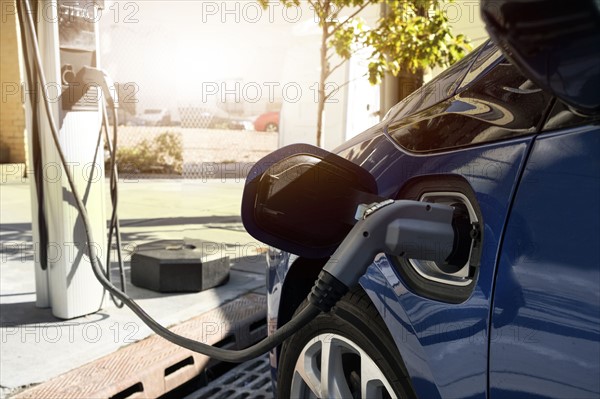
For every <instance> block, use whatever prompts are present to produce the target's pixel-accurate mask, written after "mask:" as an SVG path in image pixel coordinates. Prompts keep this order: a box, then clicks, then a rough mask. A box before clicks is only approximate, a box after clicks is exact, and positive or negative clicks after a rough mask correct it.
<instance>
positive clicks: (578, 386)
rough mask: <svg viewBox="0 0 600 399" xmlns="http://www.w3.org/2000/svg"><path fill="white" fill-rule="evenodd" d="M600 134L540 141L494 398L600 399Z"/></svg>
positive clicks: (511, 276)
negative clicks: (549, 398)
mask: <svg viewBox="0 0 600 399" xmlns="http://www.w3.org/2000/svg"><path fill="white" fill-rule="evenodd" d="M599 187H600V128H599V127H598V126H591V127H589V126H588V127H581V128H573V129H568V130H566V131H563V132H558V133H548V134H542V135H540V136H538V138H537V140H536V142H535V144H534V146H533V149H532V152H531V155H530V157H529V161H528V164H527V167H526V170H525V172H524V174H523V178H522V182H521V184H520V187H519V189H518V192H517V194H516V196H515V202H514V206H513V209H512V211H511V215H510V219H509V223H508V226H507V230H506V235H505V238H504V244H503V248H502V256H501V258H500V262H499V266H498V272H497V273H498V275H497V280H496V289H495V294H494V308H493V309H494V312H493V329H492V332H491V337H492V340H491V344H490V392H491V395H490V396H491V397H492V398H498V397H507V396H518V397H521V398H526V397H555V398H582V397H599V396H600V377H599V376H600V291H599V287H600V267H599V266H600V248H599V243H600V190H599V189H598V188H599Z"/></svg>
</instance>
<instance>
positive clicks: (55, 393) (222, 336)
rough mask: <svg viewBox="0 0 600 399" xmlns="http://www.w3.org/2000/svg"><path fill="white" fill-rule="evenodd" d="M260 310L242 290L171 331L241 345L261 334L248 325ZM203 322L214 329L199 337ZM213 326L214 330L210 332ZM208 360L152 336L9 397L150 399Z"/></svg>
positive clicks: (262, 303) (260, 299)
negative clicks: (235, 297)
mask: <svg viewBox="0 0 600 399" xmlns="http://www.w3.org/2000/svg"><path fill="white" fill-rule="evenodd" d="M265 313H266V298H265V297H264V296H263V295H257V294H247V295H245V296H243V297H241V298H238V299H236V300H234V301H232V302H228V303H226V304H224V305H222V306H221V307H219V308H216V309H214V310H211V311H208V312H206V313H203V314H202V315H200V316H198V317H196V318H193V319H191V320H188V321H186V322H184V323H182V324H179V325H177V326H175V327H173V328H172V330H173V331H174V332H176V333H178V334H181V335H184V336H186V337H189V338H191V339H196V340H200V341H204V342H206V343H208V344H211V345H218V346H221V347H226V348H230V349H241V348H245V347H247V346H250V345H251V344H252V343H254V342H257V341H259V340H260V339H262V338H264V336H265V335H266V325H265V324H264V323H261V327H259V328H253V327H252V326H255V325H257V324H258V323H260V322H261V321H262V320H264V319H265V316H266V314H265ZM206 326H209V327H211V330H210V331H211V332H215V333H214V334H212V333H211V334H210V335H205V334H204V333H205V332H206V331H207V330H206V328H204V327H206ZM215 326H217V327H218V328H219V329H220V331H215V330H214V328H213V327H215ZM203 331H204V332H203ZM217 332H219V334H217ZM203 335H204V336H203ZM208 361H209V359H208V357H206V356H204V355H201V354H198V353H194V352H191V351H188V350H186V349H183V348H180V347H178V346H176V345H173V344H171V343H170V342H168V341H166V340H164V339H162V338H160V337H158V336H156V335H153V336H150V337H148V338H146V339H144V340H142V341H139V342H136V343H134V344H131V345H129V346H127V347H125V348H122V349H120V350H118V351H116V352H114V353H111V354H110V355H107V356H105V357H103V358H101V359H98V360H96V361H93V362H91V363H88V364H87V365H84V366H82V367H79V368H77V369H75V370H73V371H70V372H68V373H66V374H63V375H61V376H59V377H56V378H54V379H52V380H50V381H48V382H45V383H43V384H40V385H38V386H36V387H34V388H31V389H28V390H26V391H24V392H22V393H20V394H18V395H16V396H15V397H14V399H26V398H31V399H33V398H35V399H43V398H45V399H69V398H73V399H80V398H97V399H109V398H110V399H123V398H127V399H133V398H155V397H158V396H160V395H163V394H164V393H166V392H169V391H171V390H173V389H175V388H177V387H178V386H180V385H182V384H184V383H185V382H187V381H189V380H191V379H192V378H195V377H196V376H197V375H198V374H199V373H200V371H201V370H203V369H204V368H205V367H206V365H207V363H208ZM253 386H254V385H253ZM228 399H233V398H228Z"/></svg>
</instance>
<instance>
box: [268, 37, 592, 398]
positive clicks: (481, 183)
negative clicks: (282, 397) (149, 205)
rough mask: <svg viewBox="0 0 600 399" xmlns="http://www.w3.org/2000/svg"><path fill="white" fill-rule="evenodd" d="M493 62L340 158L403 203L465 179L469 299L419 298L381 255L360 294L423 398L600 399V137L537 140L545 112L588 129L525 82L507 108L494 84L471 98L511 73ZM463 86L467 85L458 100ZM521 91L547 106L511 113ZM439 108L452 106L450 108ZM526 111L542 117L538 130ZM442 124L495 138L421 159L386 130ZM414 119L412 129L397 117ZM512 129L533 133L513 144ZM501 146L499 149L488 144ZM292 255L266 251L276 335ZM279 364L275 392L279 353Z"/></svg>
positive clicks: (489, 54)
mask: <svg viewBox="0 0 600 399" xmlns="http://www.w3.org/2000/svg"><path fill="white" fill-rule="evenodd" d="M484 55H485V57H483V56H484ZM497 55H498V54H497V53H496V52H495V49H494V48H493V46H489V45H487V46H486V47H485V48H484V50H482V51H481V53H480V57H483V58H480V59H481V62H478V61H479V60H480V59H478V58H475V59H473V60H471V61H470V62H468V63H465V65H467V66H465V65H463V66H461V68H460V71H456V74H455V75H454V78H455V79H456V85H452V84H449V81H445V82H444V87H445V88H446V89H447V90H446V91H444V93H443V95H442V96H441V97H440V98H439V102H438V103H435V101H433V100H432V98H433V97H431V96H430V95H429V94H427V93H432V91H431V87H429V88H425V89H424V90H423V91H422V92H421V93H422V96H423V98H422V99H419V98H418V96H416V97H412V98H409V99H407V100H406V103H401V104H399V105H398V106H396V107H394V109H393V110H392V111H391V112H390V114H389V115H388V116H387V117H386V119H384V121H382V123H380V124H378V125H376V126H374V127H373V128H371V129H369V130H367V131H366V132H364V133H362V134H361V135H359V136H357V137H355V138H354V139H352V140H351V141H349V142H348V143H346V144H344V145H342V146H341V147H339V148H338V149H337V150H336V151H335V152H336V153H338V154H340V155H341V156H343V157H345V158H347V159H349V160H351V161H352V162H354V163H356V164H358V165H360V166H362V167H363V168H364V169H366V170H367V171H369V172H370V173H371V174H372V175H373V176H374V177H375V179H376V181H377V187H378V193H379V195H380V196H382V197H387V198H397V196H398V193H399V190H400V189H401V187H403V185H405V183H406V182H407V181H408V180H410V179H411V178H414V177H423V176H439V175H458V176H462V177H463V178H465V179H466V180H467V182H468V183H469V185H470V186H471V188H472V189H473V191H474V193H475V198H476V201H477V203H478V205H479V208H480V210H481V214H482V229H483V237H484V238H483V243H482V244H483V247H482V254H481V262H480V270H479V274H478V277H477V280H476V283H475V287H474V290H473V293H472V294H471V296H470V297H469V298H468V299H467V300H466V301H464V302H463V303H459V304H451V303H445V302H440V301H435V300H431V299H427V298H424V297H422V296H419V295H417V294H415V293H414V292H412V291H411V290H410V289H409V287H408V285H406V284H405V283H404V282H403V280H402V278H401V277H400V274H399V273H398V272H397V267H398V266H397V265H396V264H395V263H394V261H393V260H392V259H389V258H388V257H387V256H385V255H380V256H378V257H377V259H376V260H375V262H374V263H373V264H372V265H371V266H370V267H369V268H368V270H367V272H366V274H365V275H364V276H363V277H362V278H361V280H360V284H361V286H362V287H363V288H364V289H365V291H366V292H367V293H368V295H369V297H370V299H371V301H372V302H373V304H374V305H375V307H376V308H377V309H378V311H379V314H380V315H381V317H382V319H383V320H384V322H385V324H386V326H387V328H388V330H389V331H390V333H391V335H392V336H393V339H394V341H395V343H396V345H397V347H398V350H399V352H400V354H401V356H402V358H403V360H404V363H405V365H406V368H407V371H408V374H409V376H410V378H411V381H412V384H413V387H414V390H415V392H416V394H417V395H418V396H419V397H424V398H455V397H456V398H458V397H460V398H487V397H489V396H491V397H505V396H518V397H525V396H529V397H541V396H555V397H589V396H595V397H598V395H600V387H599V385H600V378H595V377H598V376H599V375H600V293H599V286H600V276H599V265H600V250H599V249H598V243H599V242H600V220H599V219H600V139H599V138H600V129H598V126H597V125H596V126H595V127H594V126H592V127H587V128H578V129H570V130H563V131H561V132H559V133H539V129H540V126H543V122H544V121H543V120H542V115H546V116H548V118H547V119H548V123H549V124H548V123H547V124H546V126H559V127H560V128H562V129H564V127H565V126H569V124H571V125H572V124H582V120H581V118H579V119H578V117H577V116H576V115H574V114H572V113H571V112H570V111H568V110H565V109H561V108H560V107H558V108H557V112H554V111H552V112H549V110H550V108H549V104H550V103H551V101H550V96H548V95H547V93H540V92H539V90H536V89H535V88H532V87H531V86H529V83H527V82H525V83H518V84H516V85H515V86H510V87H509V86H506V87H505V86H503V85H502V84H500V85H498V87H500V89H501V90H506V93H503V92H502V91H501V90H499V91H500V94H499V95H498V97H499V98H501V100H499V101H498V103H499V104H498V106H496V104H494V103H493V101H491V100H490V99H492V100H493V95H495V94H498V93H493V92H492V91H491V90H490V91H487V88H488V87H491V86H489V85H484V88H483V89H482V90H481V92H480V93H482V94H483V95H484V96H479V97H478V96H477V91H469V90H471V89H472V88H473V87H475V85H477V83H478V82H477V80H478V79H479V76H481V75H485V74H487V73H489V71H490V70H491V69H493V68H492V65H499V66H500V68H506V67H507V65H506V63H504V61H503V59H497ZM484 58H485V59H484ZM486 59H489V60H492V61H493V62H491V61H490V62H486ZM468 68H472V69H471V70H469V71H468V73H466V69H468ZM475 71H479V72H477V73H475ZM511 73H514V72H511ZM451 75H452V74H447V75H446V76H451ZM465 76H466V77H465ZM496 76H498V75H496ZM505 76H506V75H505ZM494 79H497V80H498V81H501V79H502V76H500V77H495V78H494ZM458 82H463V84H462V86H458V87H459V88H458V89H456V87H457V85H459V83H458ZM434 83H435V82H434ZM491 83H493V81H492V82H491ZM452 91H454V95H453V96H452V95H450V94H451V92H452ZM517 92H518V93H521V94H522V95H528V94H531V93H538V95H537V101H531V102H528V101H527V100H528V98H524V97H522V98H520V100H521V101H522V100H525V101H523V103H522V104H524V106H520V105H519V104H518V103H517V102H512V103H510V101H509V100H508V99H512V98H514V97H511V96H513V94H514V93H517ZM510 93H513V94H510ZM523 93H525V94H523ZM472 94H475V96H472V97H469V96H471V95H472ZM486 96H487V97H486ZM465 98H467V99H469V101H464V99H465ZM531 98H533V97H529V99H531ZM503 100H504V101H509V103H510V104H508V105H507V104H503V103H502V101H503ZM461 101H462V102H461ZM490 101H491V102H490ZM442 102H444V103H445V104H447V107H441V108H440V107H439V105H440V104H441V103H442ZM411 103H414V104H420V105H418V106H414V107H413V106H409V105H410V104H411ZM479 103H480V104H484V105H486V104H487V105H488V106H489V108H488V109H485V108H484V107H479V109H480V110H483V111H482V112H478V113H476V114H474V113H473V112H472V111H473V109H472V108H471V107H468V106H466V105H473V104H479ZM465 104H466V105H465ZM557 105H558V104H557ZM528 106H531V107H532V108H531V109H534V108H535V109H537V112H538V114H537V119H535V117H536V115H533V113H532V112H530V109H529V108H528ZM422 107H426V109H423V108H422ZM427 107H429V108H430V109H429V108H427ZM436 107H437V108H436ZM511 107H512V108H511ZM440 110H441V111H440ZM498 110H499V112H496V111H498ZM540 110H542V111H540ZM500 111H501V112H500ZM416 112H418V113H419V114H418V115H417V114H416ZM429 112H431V113H429ZM548 112H549V113H548ZM444 113H446V114H453V115H455V114H461V113H464V114H465V116H466V117H467V118H475V119H478V120H481V121H483V122H482V123H487V124H489V125H490V126H492V128H491V129H489V130H488V131H486V132H484V133H483V135H480V133H478V132H475V136H474V137H475V138H474V139H473V141H472V142H467V144H466V145H469V147H463V148H453V149H452V150H446V151H445V152H438V153H422V154H415V153H410V152H407V151H405V150H404V149H403V148H401V147H400V146H399V144H397V142H399V141H401V140H398V136H396V137H395V138H396V140H394V139H393V137H392V136H393V135H394V134H400V136H401V137H403V138H404V139H405V138H406V136H402V135H403V132H402V131H399V130H397V131H395V132H394V131H392V132H388V128H390V127H391V128H392V129H394V128H398V129H403V128H404V126H403V125H402V124H403V123H406V124H407V125H409V126H410V124H412V123H413V122H411V120H409V119H410V118H416V119H415V120H417V119H418V118H420V117H421V116H422V117H423V118H424V119H423V120H426V119H428V118H431V119H433V118H436V117H437V116H438V115H444ZM407 115H409V119H407V120H403V119H398V118H400V117H402V118H405V117H406V116H407ZM411 115H412V116H411ZM415 115H417V116H415ZM419 115H421V116H419ZM498 116H501V117H498ZM550 121H551V122H552V123H550ZM417 122H419V121H417ZM417 122H415V123H417ZM520 122H523V124H522V125H520V126H519V125H518V124H519V123H520ZM502 123H504V124H502ZM394 124H396V125H394ZM394 126H396V127H394ZM398 126H399V127H398ZM497 127H503V128H504V130H501V129H499V128H497ZM460 128H461V125H460V124H458V126H457V129H460ZM425 129H426V128H425ZM586 129H587V130H586ZM456 131H460V130H456ZM470 132H471V133H473V132H474V131H473V130H471V131H470ZM505 132H514V134H515V135H518V134H525V135H524V136H522V137H518V138H509V137H511V134H510V133H509V134H508V135H507V134H505ZM411 133H414V132H411ZM437 133H439V132H437ZM438 136H439V134H438ZM482 136H483V137H482ZM490 137H492V139H491V138H490ZM493 138H495V139H497V140H498V141H497V142H489V143H482V142H481V141H486V140H493ZM439 139H440V137H438V140H439ZM444 139H445V137H444V135H441V141H438V142H439V143H440V145H441V147H438V148H441V149H443V148H446V147H443V145H444V144H445V141H444ZM480 139H481V140H480ZM458 145H462V144H460V143H459V144H458ZM521 178H522V180H521ZM521 181H522V183H521ZM515 198H516V199H515ZM574 237H576V238H574ZM293 258H294V257H293V256H290V255H289V254H285V253H281V252H279V251H277V250H271V251H270V253H269V259H270V260H269V270H268V285H267V288H268V297H269V300H268V303H269V310H268V320H269V328H270V331H273V330H274V329H276V328H277V327H279V326H280V325H281V324H283V322H285V321H286V320H283V321H282V320H280V315H281V307H282V306H281V304H282V301H283V300H284V298H286V292H284V291H283V289H284V282H285V281H286V276H287V273H288V271H289V269H290V267H291V264H292V261H293ZM496 265H498V266H496ZM295 270H296V269H295ZM292 284H293V282H292ZM288 285H289V284H286V286H288ZM490 320H492V322H493V328H492V327H491V326H490V325H489V322H490ZM515 337H516V338H515ZM271 364H272V366H273V377H274V381H276V367H277V353H276V352H275V351H274V352H272V354H271Z"/></svg>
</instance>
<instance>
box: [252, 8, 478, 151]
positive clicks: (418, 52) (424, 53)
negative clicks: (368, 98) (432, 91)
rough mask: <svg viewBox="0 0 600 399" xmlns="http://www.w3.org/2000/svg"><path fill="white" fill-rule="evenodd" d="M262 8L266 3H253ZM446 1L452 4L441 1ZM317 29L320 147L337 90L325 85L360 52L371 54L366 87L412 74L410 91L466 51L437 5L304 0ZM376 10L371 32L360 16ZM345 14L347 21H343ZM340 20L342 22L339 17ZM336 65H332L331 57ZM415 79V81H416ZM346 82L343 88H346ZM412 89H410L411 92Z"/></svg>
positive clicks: (461, 38)
mask: <svg viewBox="0 0 600 399" xmlns="http://www.w3.org/2000/svg"><path fill="white" fill-rule="evenodd" d="M259 1H260V3H261V4H262V6H263V7H265V8H266V7H267V6H268V4H269V2H270V0H259ZM279 1H280V3H282V4H283V5H284V6H286V7H290V6H299V5H300V1H301V0H279ZM448 1H453V0H446V3H447V2H448ZM307 2H308V4H309V6H310V7H311V9H312V10H313V12H314V14H315V17H316V20H317V21H318V23H319V27H320V28H321V32H322V34H321V50H320V51H321V58H320V59H321V73H320V78H319V87H318V100H319V102H318V107H317V145H318V146H321V143H322V128H323V112H324V110H325V104H326V103H327V100H328V99H329V98H330V97H331V95H332V94H333V93H335V91H337V90H338V89H339V88H340V87H335V88H332V89H331V90H329V91H328V90H327V89H326V83H327V79H328V78H329V77H330V76H331V74H332V73H333V72H335V71H336V70H337V69H338V68H340V67H341V66H342V65H344V63H345V62H346V61H347V60H349V59H350V57H352V55H353V54H354V53H355V52H356V51H358V50H360V49H364V48H368V49H370V51H371V55H370V61H369V66H368V77H369V81H370V82H371V84H377V83H379V82H381V79H382V77H383V76H384V75H385V74H386V73H387V72H389V73H391V74H392V75H394V76H398V74H400V73H403V74H407V73H408V74H412V75H413V76H415V77H416V81H417V83H416V87H418V86H420V85H421V84H422V76H423V69H424V68H426V67H434V66H447V65H450V64H452V63H454V62H455V61H457V60H459V59H460V58H462V57H463V56H464V55H465V54H466V53H467V51H468V50H469V49H470V46H469V43H468V40H467V38H466V37H465V36H464V35H460V34H459V35H456V36H454V35H452V32H451V29H450V26H449V24H448V18H447V16H446V15H445V13H444V10H443V7H442V5H443V3H441V2H440V1H439V0H307ZM376 5H379V6H380V7H381V8H382V10H384V11H385V12H382V15H381V16H380V18H379V20H378V21H377V22H376V24H375V26H368V25H367V24H365V22H364V21H363V20H362V18H361V13H362V12H363V11H364V10H365V9H366V8H367V7H368V6H376ZM346 13H347V15H346ZM344 15H345V16H344ZM335 54H337V55H338V56H339V57H340V59H341V61H340V62H338V63H337V64H335V65H332V61H333V58H334V55H335ZM419 77H420V78H419ZM347 83H349V82H346V83H345V84H347ZM416 87H415V88H416Z"/></svg>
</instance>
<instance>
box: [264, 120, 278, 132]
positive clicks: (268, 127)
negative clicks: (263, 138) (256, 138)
mask: <svg viewBox="0 0 600 399" xmlns="http://www.w3.org/2000/svg"><path fill="white" fill-rule="evenodd" d="M278 131H279V126H277V124H276V123H272V122H269V123H267V125H266V126H265V132H268V133H274V132H278Z"/></svg>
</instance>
